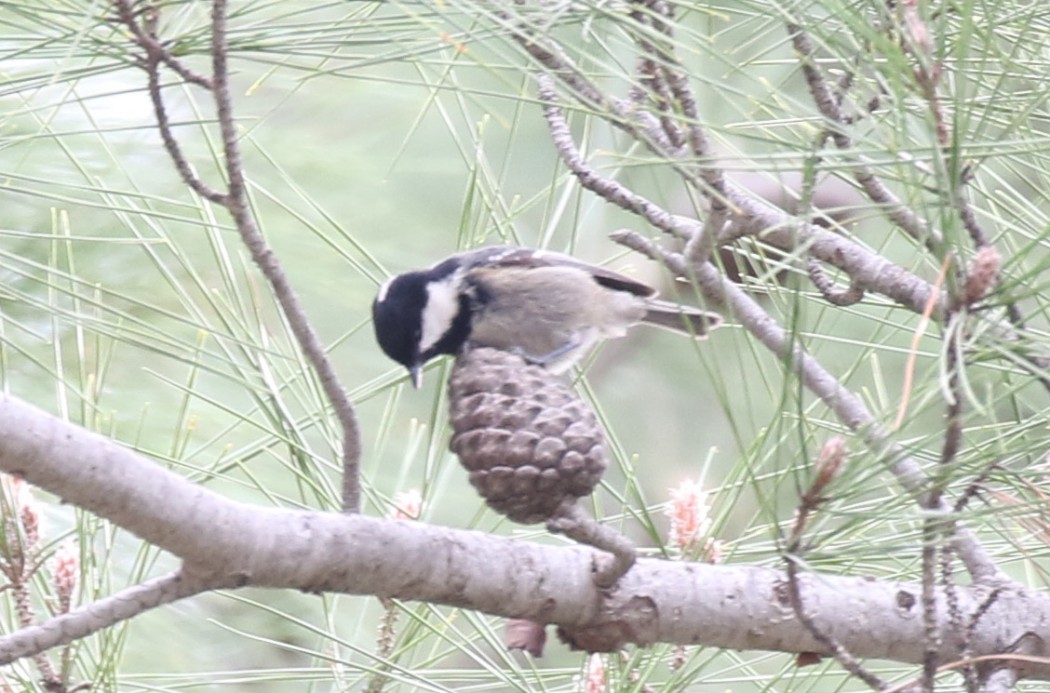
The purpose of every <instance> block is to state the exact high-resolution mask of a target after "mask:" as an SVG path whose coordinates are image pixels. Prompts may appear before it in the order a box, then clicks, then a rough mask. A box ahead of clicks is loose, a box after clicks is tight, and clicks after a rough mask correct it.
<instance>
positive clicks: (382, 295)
mask: <svg viewBox="0 0 1050 693" xmlns="http://www.w3.org/2000/svg"><path fill="white" fill-rule="evenodd" d="M395 279H397V277H391V278H390V279H387V280H386V281H385V282H383V285H382V286H381V287H379V293H377V294H376V301H377V302H379V303H382V302H383V301H385V300H386V294H387V292H388V291H390V285H391V284H393V283H394V280H395Z"/></svg>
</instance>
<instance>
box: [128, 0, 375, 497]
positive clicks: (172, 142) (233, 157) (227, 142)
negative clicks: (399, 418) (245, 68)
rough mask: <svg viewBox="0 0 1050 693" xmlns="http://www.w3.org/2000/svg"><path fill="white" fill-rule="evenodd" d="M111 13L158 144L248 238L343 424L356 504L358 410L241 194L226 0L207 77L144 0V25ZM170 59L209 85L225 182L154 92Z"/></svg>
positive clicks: (349, 486) (219, 7)
mask: <svg viewBox="0 0 1050 693" xmlns="http://www.w3.org/2000/svg"><path fill="white" fill-rule="evenodd" d="M115 5H116V8H117V16H118V19H119V20H120V21H121V22H122V23H123V24H124V25H125V26H127V27H128V29H129V31H130V32H131V34H132V37H133V39H134V40H135V42H136V43H137V44H138V45H139V46H140V47H142V48H143V50H144V51H145V53H146V56H145V58H144V60H143V65H142V66H143V68H144V69H145V70H146V74H147V76H148V81H149V93H150V99H151V100H152V102H153V109H154V113H155V115H156V118H157V124H158V129H159V130H160V133H161V138H162V139H163V141H164V147H165V149H166V150H167V152H168V155H169V157H170V158H171V160H172V162H173V163H174V164H175V168H176V169H177V170H178V172H179V174H180V175H181V176H182V179H183V181H185V183H186V184H187V185H188V186H189V187H190V188H191V189H192V190H194V192H196V193H197V194H199V195H201V196H202V197H204V198H205V199H208V200H210V201H211V202H214V203H216V204H219V205H222V206H223V207H225V208H226V209H227V211H229V213H230V216H232V217H233V220H234V223H235V225H236V227H237V231H238V232H239V233H240V235H241V240H242V241H243V242H244V244H245V246H247V248H248V251H249V253H250V254H251V256H252V260H253V261H254V262H255V264H256V265H258V267H259V269H260V270H261V271H262V273H263V275H264V276H265V277H266V278H267V280H268V281H269V282H270V285H271V287H272V288H273V292H274V296H275V297H276V298H277V301H278V303H279V304H280V306H281V310H282V312H283V313H284V315H285V318H286V319H287V321H288V325H289V327H290V328H291V330H292V333H293V334H294V335H295V338H296V341H297V342H298V344H299V347H300V349H302V351H303V353H304V355H305V356H306V359H307V361H308V362H309V363H310V365H311V367H312V368H313V370H314V372H315V373H316V374H317V377H318V379H319V380H320V382H321V387H322V389H323V390H324V393H325V396H326V397H327V398H328V401H329V403H331V405H332V407H333V409H334V410H335V415H336V418H337V419H338V420H339V423H340V427H341V429H342V433H343V435H342V453H341V454H342V462H343V509H344V510H345V511H347V512H358V511H360V507H361V484H360V469H359V467H360V458H361V435H360V430H359V425H358V422H357V415H356V413H355V412H354V408H353V405H352V404H351V402H350V400H349V398H348V397H347V395H346V391H345V390H344V389H343V387H342V385H340V383H339V379H338V376H337V375H336V373H335V369H334V368H333V366H332V364H331V361H330V360H329V359H328V355H327V354H326V353H325V350H324V347H323V345H322V344H321V340H320V339H319V338H318V337H317V333H316V332H314V329H313V327H312V326H311V324H310V321H309V318H308V317H307V315H306V311H305V310H304V308H303V306H302V303H301V302H300V301H299V297H298V295H297V294H296V293H295V290H294V289H293V288H292V285H291V283H290V282H289V281H288V277H287V275H286V274H285V272H284V268H283V267H282V266H281V264H280V262H279V260H278V259H277V256H276V255H275V254H274V252H273V250H272V249H271V248H270V246H269V245H268V244H267V243H266V240H265V238H263V235H262V233H261V232H260V230H259V227H258V224H257V222H256V219H255V216H254V214H253V213H252V211H251V204H250V202H249V199H248V185H247V181H246V180H245V176H244V167H243V165H242V163H241V153H240V146H239V143H238V137H237V125H236V119H235V117H234V115H233V102H232V99H231V97H230V86H229V67H228V54H229V46H228V43H227V38H226V0H214V2H213V4H212V41H211V54H212V73H213V74H212V77H211V78H210V79H207V78H204V77H200V76H198V75H195V74H194V73H192V72H190V71H189V70H188V69H187V68H185V67H184V66H182V65H181V63H179V62H178V61H177V60H175V59H174V58H173V57H172V56H171V55H170V53H169V51H168V50H167V48H165V47H164V45H163V44H162V43H161V42H160V41H159V40H158V39H157V37H156V29H155V27H156V19H157V17H156V13H157V12H158V10H157V9H156V8H155V7H152V6H147V7H146V8H145V9H144V10H142V13H143V14H145V16H146V17H147V26H146V27H143V26H142V25H141V24H140V23H139V21H138V15H139V14H140V12H138V11H136V10H135V9H134V6H133V3H132V2H131V0H115ZM161 64H164V65H167V66H169V67H171V68H172V69H173V70H174V71H175V72H176V73H178V74H179V75H180V76H181V77H182V78H183V79H185V80H186V81H187V82H190V83H192V84H196V85H198V86H202V87H205V88H207V89H209V90H210V91H211V92H212V96H213V98H214V100H215V105H216V110H217V112H218V120H219V129H220V131H221V133H222V145H223V154H224V159H225V173H226V178H227V181H228V190H227V191H226V192H219V191H218V190H215V189H213V188H211V187H209V186H208V185H206V184H205V183H204V182H203V181H201V180H200V179H199V178H198V177H197V175H196V174H195V173H194V172H193V170H192V167H191V166H190V164H189V162H188V161H187V159H186V157H185V155H184V154H183V152H182V149H181V147H180V146H179V144H178V141H177V140H176V138H175V136H174V134H173V133H172V131H171V124H170V122H169V120H168V117H167V112H166V109H165V106H164V100H163V97H162V94H161V86H160V75H159V66H160V65H161Z"/></svg>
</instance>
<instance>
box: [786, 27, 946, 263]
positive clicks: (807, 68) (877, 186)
mask: <svg viewBox="0 0 1050 693" xmlns="http://www.w3.org/2000/svg"><path fill="white" fill-rule="evenodd" d="M787 31H788V35H789V36H790V38H791V43H792V45H793V46H794V48H795V51H796V52H797V53H798V54H799V56H800V58H801V62H802V74H803V76H804V77H805V79H806V85H807V86H808V87H809V92H810V95H811V96H812V97H813V102H814V103H815V104H816V106H817V109H818V110H819V111H820V112H821V114H822V115H823V116H824V117H825V118H826V119H827V120H828V121H829V127H828V132H829V133H830V135H831V139H832V141H834V143H835V146H836V147H838V148H839V149H841V150H843V151H849V150H850V149H852V148H853V140H852V138H850V136H849V135H847V134H846V132H845V130H844V126H845V125H847V124H848V123H849V121H850V118H849V117H848V116H847V115H846V114H845V113H843V112H842V109H841V107H840V103H841V96H840V94H841V91H840V92H839V93H836V92H835V91H834V90H833V89H832V88H831V87H830V85H828V83H827V81H826V80H825V79H824V76H823V75H822V74H821V73H820V70H819V69H818V68H817V64H816V57H815V49H814V47H813V43H812V41H810V39H809V36H808V35H807V34H806V32H805V31H803V30H802V27H801V26H799V25H798V24H794V23H789V24H788V25H787ZM852 170H853V177H854V179H855V180H856V181H857V183H858V184H859V185H860V187H861V189H862V190H864V192H865V194H867V196H868V199H870V200H871V201H872V202H874V203H875V204H877V205H879V207H880V208H881V209H882V210H884V211H885V213H886V215H887V216H888V217H889V218H890V220H891V221H893V223H894V224H896V225H897V226H898V227H899V228H900V229H902V230H903V231H904V232H905V233H907V234H908V235H909V236H911V237H912V238H914V239H915V240H917V241H919V242H920V243H923V244H924V245H926V247H927V248H928V249H932V248H934V247H935V246H936V245H938V244H940V243H941V237H940V234H939V232H937V231H936V230H934V229H931V228H930V227H929V224H927V223H926V221H925V220H923V219H922V218H921V217H919V216H918V215H917V214H915V213H914V212H913V211H912V210H911V209H910V208H909V207H908V206H907V205H905V204H903V203H902V202H901V201H900V199H899V198H898V197H897V196H896V195H894V194H893V192H892V191H890V189H889V188H888V187H886V184H885V183H883V182H882V180H881V179H880V178H879V177H878V176H876V175H875V173H874V171H872V169H871V167H869V166H867V165H864V164H861V163H855V164H854V165H853V167H852Z"/></svg>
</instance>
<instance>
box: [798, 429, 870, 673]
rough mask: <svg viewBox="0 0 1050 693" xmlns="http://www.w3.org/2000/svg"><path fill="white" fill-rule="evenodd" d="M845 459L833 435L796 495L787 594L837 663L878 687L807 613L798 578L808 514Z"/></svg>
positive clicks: (821, 499) (802, 620)
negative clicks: (801, 492)
mask: <svg viewBox="0 0 1050 693" xmlns="http://www.w3.org/2000/svg"><path fill="white" fill-rule="evenodd" d="M845 459H846V441H845V439H844V438H842V437H836V438H832V439H831V440H829V441H828V442H827V443H825V445H824V447H823V449H822V450H821V451H820V456H819V458H818V460H817V463H816V464H815V465H814V474H813V480H812V481H811V482H810V485H809V488H807V489H806V491H805V492H804V493H803V494H802V497H801V498H800V499H799V504H798V508H796V510H795V523H794V525H793V527H792V529H791V534H790V535H789V536H788V540H787V545H786V546H785V547H784V563H785V571H786V573H787V579H788V598H789V600H790V602H791V608H792V609H794V611H795V617H796V618H797V619H798V620H799V622H800V623H801V624H802V625H803V626H805V627H806V630H808V631H809V632H810V634H811V635H812V636H813V638H814V639H815V640H817V641H818V642H819V643H820V644H821V645H823V646H824V648H825V649H826V650H827V651H828V652H830V653H831V655H832V656H833V657H834V658H835V661H837V662H838V663H839V665H840V666H841V667H842V668H843V669H845V670H846V671H848V672H849V673H851V674H853V675H854V676H856V677H857V678H859V679H860V680H861V681H863V682H864V683H866V684H868V685H869V686H871V687H872V688H873V689H875V690H877V691H881V690H884V689H885V688H886V682H885V681H883V680H882V679H881V678H879V677H878V676H876V675H875V674H872V673H871V672H870V671H868V670H867V669H866V668H864V666H863V665H862V664H861V663H860V661H858V660H857V658H856V657H854V656H853V654H852V653H850V651H849V650H848V649H847V648H845V647H843V645H842V643H840V642H838V641H837V640H836V639H835V638H833V637H832V636H830V635H828V634H827V633H826V632H824V629H822V628H821V627H820V626H819V625H817V623H816V621H814V620H813V618H812V617H811V616H810V614H809V612H808V611H807V609H806V606H805V603H804V602H803V600H802V584H801V581H800V580H799V562H800V561H801V559H802V554H803V546H802V539H803V537H804V536H805V532H806V524H807V522H808V521H809V516H810V515H811V514H813V513H814V512H816V511H817V509H818V508H819V507H820V506H821V505H822V504H823V503H824V501H825V491H826V490H827V487H828V485H829V484H830V483H831V482H832V481H833V480H834V478H835V477H836V476H838V474H839V473H840V472H841V469H842V467H843V465H844V464H845Z"/></svg>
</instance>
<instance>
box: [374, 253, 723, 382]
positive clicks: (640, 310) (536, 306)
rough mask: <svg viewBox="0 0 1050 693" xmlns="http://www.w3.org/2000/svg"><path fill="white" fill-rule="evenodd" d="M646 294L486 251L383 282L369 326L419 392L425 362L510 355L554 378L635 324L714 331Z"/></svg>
mask: <svg viewBox="0 0 1050 693" xmlns="http://www.w3.org/2000/svg"><path fill="white" fill-rule="evenodd" d="M655 296H656V290H655V289H653V288H652V287H650V286H648V285H646V284H643V283H641V282H639V281H637V280H635V279H631V278H630V277H626V276H624V275H622V274H619V273H617V272H613V271H611V270H607V269H604V268H602V267H597V266H595V265H589V264H587V263H584V262H581V261H579V260H576V259H574V258H571V257H569V256H568V255H562V254H560V253H554V252H549V251H545V250H532V249H529V248H518V247H513V246H492V247H487V248H481V249H478V250H473V251H469V252H466V253H461V254H458V255H453V256H451V257H449V258H448V259H446V260H444V261H443V262H441V263H439V264H437V265H435V266H433V267H431V268H430V269H426V270H420V271H416V272H406V273H404V274H399V275H397V276H396V277H394V278H392V279H390V280H389V281H387V282H386V283H385V284H384V285H383V286H382V287H381V288H380V289H379V293H378V295H377V296H376V299H375V302H374V303H373V304H372V318H373V323H374V326H375V332H376V340H377V341H378V342H379V346H380V347H382V349H383V351H384V352H385V353H386V355H387V356H389V357H390V358H392V359H393V360H394V361H397V362H398V363H400V364H401V365H403V366H405V367H406V368H407V369H408V371H409V373H410V374H411V376H412V383H413V384H414V385H415V386H416V387H419V385H420V383H421V381H422V368H423V365H424V364H426V362H427V361H429V360H430V359H432V358H434V357H436V356H439V355H441V354H456V353H459V351H460V350H462V349H463V348H465V347H468V346H486V347H493V348H496V349H504V350H507V351H512V352H514V353H517V354H519V355H521V356H522V357H523V358H525V359H526V360H527V361H529V362H531V363H535V364H540V365H543V366H545V367H546V368H548V369H550V370H552V371H555V372H560V371H563V370H566V369H568V368H569V367H570V366H571V365H572V364H573V363H575V362H576V361H577V360H578V359H579V358H580V357H582V356H583V355H584V354H585V353H586V352H587V349H588V348H589V347H591V346H592V345H594V344H595V343H596V342H598V341H599V340H601V339H604V338H608V337H621V336H623V335H624V334H625V333H626V331H627V328H628V327H630V326H632V325H634V324H636V323H639V322H645V323H649V324H653V325H657V326H660V327H665V328H668V329H672V330H677V331H679V332H684V333H686V334H690V335H693V336H697V337H700V336H703V335H705V334H706V333H708V332H710V331H711V330H713V329H714V328H716V327H718V325H719V324H720V323H721V318H720V317H719V316H718V315H716V314H714V313H708V312H706V311H702V310H698V309H696V308H690V307H687V306H681V305H677V304H674V303H669V302H666V301H658V300H656V299H655Z"/></svg>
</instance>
